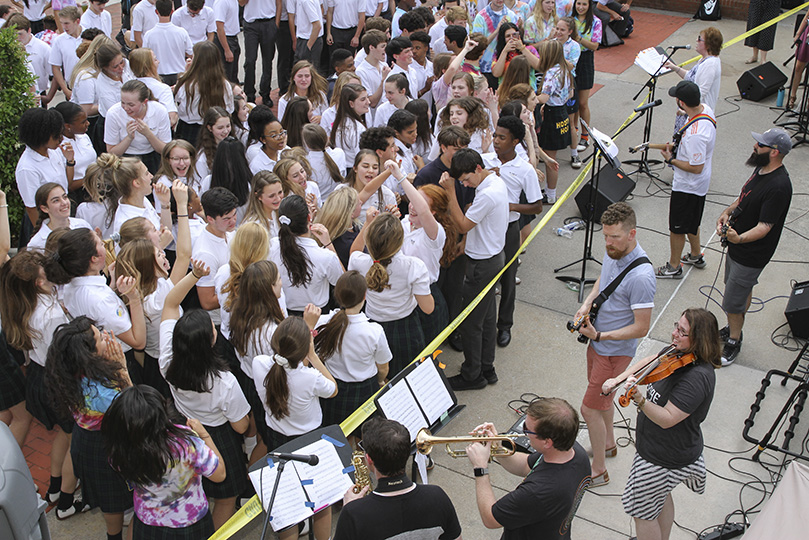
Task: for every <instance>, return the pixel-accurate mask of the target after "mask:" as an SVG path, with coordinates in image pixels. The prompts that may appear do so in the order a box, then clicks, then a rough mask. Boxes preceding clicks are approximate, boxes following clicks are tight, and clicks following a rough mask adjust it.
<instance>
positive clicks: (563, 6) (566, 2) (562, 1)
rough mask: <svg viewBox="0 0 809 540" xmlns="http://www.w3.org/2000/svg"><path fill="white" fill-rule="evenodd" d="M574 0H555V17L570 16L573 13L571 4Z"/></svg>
mask: <svg viewBox="0 0 809 540" xmlns="http://www.w3.org/2000/svg"><path fill="white" fill-rule="evenodd" d="M575 3H576V2H575V0H556V17H557V18H559V19H561V18H562V17H570V16H571V15H573V4H575Z"/></svg>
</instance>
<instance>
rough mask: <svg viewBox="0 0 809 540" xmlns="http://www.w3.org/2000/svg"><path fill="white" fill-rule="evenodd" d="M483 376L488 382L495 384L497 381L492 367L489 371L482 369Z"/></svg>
mask: <svg viewBox="0 0 809 540" xmlns="http://www.w3.org/2000/svg"><path fill="white" fill-rule="evenodd" d="M483 378H484V379H486V382H487V383H489V384H495V383H496V382H497V381H498V379H497V372H496V371H495V370H494V368H492V370H491V371H484V372H483Z"/></svg>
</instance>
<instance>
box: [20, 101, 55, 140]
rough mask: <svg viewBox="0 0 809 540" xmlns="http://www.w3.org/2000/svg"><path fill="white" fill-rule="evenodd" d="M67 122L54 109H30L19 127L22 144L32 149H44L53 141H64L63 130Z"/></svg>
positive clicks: (21, 118) (23, 116)
mask: <svg viewBox="0 0 809 540" xmlns="http://www.w3.org/2000/svg"><path fill="white" fill-rule="evenodd" d="M64 127H65V121H64V119H62V115H61V114H59V113H58V112H56V111H55V110H54V109H42V108H40V107H36V108H34V109H28V110H27V111H25V112H24V113H22V116H20V121H19V123H18V125H17V132H18V133H19V136H20V142H22V143H23V144H24V145H26V146H28V147H29V148H32V149H35V150H36V149H38V148H42V147H43V146H45V145H46V144H48V142H50V140H51V139H59V140H60V141H61V140H62V129H63V128H64Z"/></svg>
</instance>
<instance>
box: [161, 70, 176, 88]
mask: <svg viewBox="0 0 809 540" xmlns="http://www.w3.org/2000/svg"><path fill="white" fill-rule="evenodd" d="M179 77H180V74H179V73H171V74H169V75H161V76H160V80H161V81H163V84H167V85H169V86H174V85H175V84H177V79H178V78H179Z"/></svg>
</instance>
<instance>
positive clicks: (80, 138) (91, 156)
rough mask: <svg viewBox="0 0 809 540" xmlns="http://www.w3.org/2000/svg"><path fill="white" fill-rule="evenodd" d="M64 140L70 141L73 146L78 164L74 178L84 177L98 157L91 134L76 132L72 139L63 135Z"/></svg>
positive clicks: (74, 169) (75, 167) (74, 171)
mask: <svg viewBox="0 0 809 540" xmlns="http://www.w3.org/2000/svg"><path fill="white" fill-rule="evenodd" d="M62 142H63V143H66V142H69V143H70V144H71V145H72V146H73V154H74V158H73V159H74V160H75V161H76V165H75V166H74V167H73V179H74V180H78V179H80V178H84V175H85V173H86V172H87V167H89V166H90V165H91V164H92V163H95V161H96V158H98V156H97V155H96V149H95V147H94V146H93V141H92V140H90V136H89V135H87V134H86V133H76V134H75V135H74V136H73V138H72V139H68V138H67V137H63V138H62Z"/></svg>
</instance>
